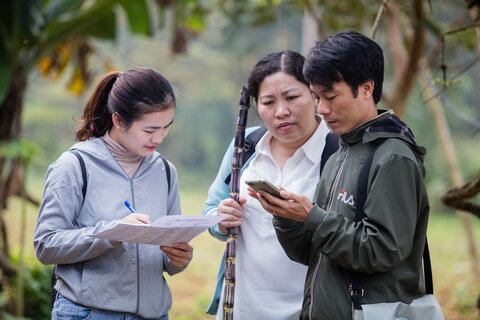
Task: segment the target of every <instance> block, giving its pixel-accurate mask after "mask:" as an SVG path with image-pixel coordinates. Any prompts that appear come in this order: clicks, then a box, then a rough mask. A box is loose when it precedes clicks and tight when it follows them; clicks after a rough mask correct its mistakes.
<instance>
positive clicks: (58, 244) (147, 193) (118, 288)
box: [33, 138, 184, 318]
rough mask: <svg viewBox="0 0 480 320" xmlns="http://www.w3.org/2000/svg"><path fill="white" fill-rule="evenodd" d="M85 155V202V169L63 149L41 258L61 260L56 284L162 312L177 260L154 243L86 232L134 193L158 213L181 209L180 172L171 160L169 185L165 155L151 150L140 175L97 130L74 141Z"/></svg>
mask: <svg viewBox="0 0 480 320" xmlns="http://www.w3.org/2000/svg"><path fill="white" fill-rule="evenodd" d="M72 149H76V150H77V151H78V152H79V153H80V154H81V156H82V158H83V159H84V161H85V165H86V171H87V192H86V196H85V201H84V203H83V205H82V201H83V195H82V185H83V180H82V173H81V169H80V163H79V161H78V159H77V158H76V157H75V155H74V154H72V153H71V152H64V153H63V154H62V155H61V156H60V157H59V159H58V160H57V161H55V162H54V163H53V164H52V165H50V167H49V168H48V171H47V175H46V179H45V188H44V192H43V198H42V204H41V206H40V211H39V215H38V220H37V225H36V228H35V233H34V239H33V241H34V247H35V252H36V255H37V258H38V260H40V261H41V262H42V263H44V264H57V265H58V266H57V273H56V275H57V283H56V285H55V289H56V290H57V291H58V292H59V293H60V294H61V295H62V296H64V297H66V298H67V299H69V300H71V301H73V302H75V303H77V304H80V305H84V306H87V307H92V308H98V309H104V310H112V311H118V312H129V313H133V314H136V315H139V316H141V317H144V318H159V317H161V316H163V315H164V314H166V313H168V310H169V309H170V307H171V304H172V297H171V293H170V289H169V288H168V286H167V283H166V281H165V279H164V277H163V272H164V271H166V272H168V273H169V274H170V275H172V274H175V273H178V272H180V271H182V270H183V269H184V268H177V267H175V266H174V265H173V264H172V263H171V261H170V260H169V259H168V257H167V256H166V255H165V254H164V253H163V252H162V251H161V250H160V249H159V248H158V246H154V245H144V244H135V243H127V242H117V241H108V240H102V239H96V238H92V237H89V236H87V235H89V234H93V233H97V232H100V231H102V230H104V229H106V228H109V227H112V226H114V225H115V224H116V223H117V222H118V221H119V220H120V219H122V218H124V217H125V216H127V215H128V214H129V213H130V211H129V210H128V209H127V208H126V207H125V205H124V201H126V200H128V201H129V202H130V203H132V204H133V206H134V207H135V208H136V210H137V211H138V212H141V213H145V214H148V215H150V217H151V218H152V221H155V220H156V219H158V218H160V217H161V216H163V215H167V214H168V215H177V214H181V209H180V198H179V193H178V178H177V172H176V170H175V167H174V166H173V165H172V164H170V169H171V170H170V171H171V177H170V181H171V182H170V184H171V186H170V192H168V183H167V178H166V172H165V166H164V163H163V161H162V160H161V159H160V155H159V154H158V153H157V152H155V153H154V154H153V155H151V156H148V157H144V158H143V160H142V163H141V164H140V166H139V168H138V170H137V172H136V173H135V175H134V176H133V178H131V179H130V178H129V177H128V175H127V174H126V173H125V171H123V169H122V168H121V167H120V165H119V163H118V162H117V161H116V160H115V159H114V158H113V156H112V154H111V153H110V151H109V150H108V149H107V147H106V145H105V143H104V142H103V140H102V139H100V138H92V139H90V140H88V141H85V142H80V143H77V144H75V145H74V146H73V147H72Z"/></svg>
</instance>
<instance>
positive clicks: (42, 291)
mask: <svg viewBox="0 0 480 320" xmlns="http://www.w3.org/2000/svg"><path fill="white" fill-rule="evenodd" d="M12 260H13V261H14V262H15V263H18V261H16V260H17V258H16V257H12ZM23 268H24V272H23V276H24V281H23V283H24V296H25V304H24V316H25V317H26V318H29V319H34V320H37V319H38V320H42V319H45V320H46V319H50V316H51V315H50V312H51V302H50V288H51V273H52V266H44V265H42V264H40V263H38V262H37V263H34V264H33V265H32V266H27V265H24V267H23ZM17 282H18V278H17V277H16V276H15V277H14V278H13V279H12V284H13V285H14V286H16V284H17ZM16 319H18V318H16Z"/></svg>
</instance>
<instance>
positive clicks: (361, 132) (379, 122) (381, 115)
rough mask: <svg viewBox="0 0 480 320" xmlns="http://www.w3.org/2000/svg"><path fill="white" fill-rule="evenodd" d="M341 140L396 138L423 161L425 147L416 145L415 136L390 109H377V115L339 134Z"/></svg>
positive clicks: (368, 140)
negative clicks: (406, 144) (403, 142)
mask: <svg viewBox="0 0 480 320" xmlns="http://www.w3.org/2000/svg"><path fill="white" fill-rule="evenodd" d="M341 138H342V141H343V142H345V143H347V144H354V143H357V142H360V141H362V142H363V143H369V142H372V141H375V140H379V139H386V138H397V139H401V140H403V141H405V142H407V143H408V144H409V145H410V148H411V149H412V151H413V152H415V153H416V155H417V156H418V158H419V159H420V160H421V161H422V162H423V159H424V157H425V154H426V153H427V151H426V149H425V148H424V147H422V146H419V145H417V141H416V140H415V136H414V135H413V132H412V130H410V128H409V127H408V125H407V124H406V123H405V122H403V121H402V120H400V119H399V118H398V117H397V116H396V115H395V114H394V113H393V111H392V110H378V116H377V117H375V118H374V119H372V120H370V121H367V122H365V123H363V124H361V125H359V126H358V127H356V128H354V129H352V130H350V131H348V132H347V133H345V134H343V135H342V136H341Z"/></svg>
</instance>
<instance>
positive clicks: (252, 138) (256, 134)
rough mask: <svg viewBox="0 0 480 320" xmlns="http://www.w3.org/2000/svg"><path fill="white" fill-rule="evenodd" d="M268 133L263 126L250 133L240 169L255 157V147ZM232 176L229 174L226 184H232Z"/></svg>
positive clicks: (246, 139)
mask: <svg viewBox="0 0 480 320" xmlns="http://www.w3.org/2000/svg"><path fill="white" fill-rule="evenodd" d="M266 132H267V127H265V126H261V127H260V128H258V129H256V130H255V131H253V132H252V133H250V134H249V135H248V136H247V137H246V138H245V145H244V147H243V153H242V162H241V163H240V167H243V165H244V164H245V163H246V162H247V160H248V159H250V157H251V156H252V155H253V153H254V152H255V146H256V145H257V143H258V141H260V139H261V138H262V137H263V135H264V134H265V133H266ZM231 176H232V175H231V174H229V175H228V176H227V177H226V178H225V184H230V179H231Z"/></svg>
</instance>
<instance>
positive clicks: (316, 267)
mask: <svg viewBox="0 0 480 320" xmlns="http://www.w3.org/2000/svg"><path fill="white" fill-rule="evenodd" d="M349 150H350V147H349V146H348V145H347V146H346V154H345V158H343V161H342V164H341V166H340V169H339V170H338V172H337V175H336V176H335V180H334V181H333V185H332V191H331V193H330V200H329V201H328V205H327V210H326V211H327V213H329V212H330V209H331V208H332V205H333V197H334V196H335V188H336V187H337V185H338V180H340V175H341V174H342V171H343V165H344V164H345V160H347V157H348V151H349ZM322 257H323V255H322V254H321V253H320V254H319V257H318V262H317V265H316V266H315V271H314V272H313V275H312V281H311V282H310V306H309V308H308V319H310V320H312V311H313V288H314V286H315V280H316V278H317V273H318V269H319V268H320V262H321V261H322Z"/></svg>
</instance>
